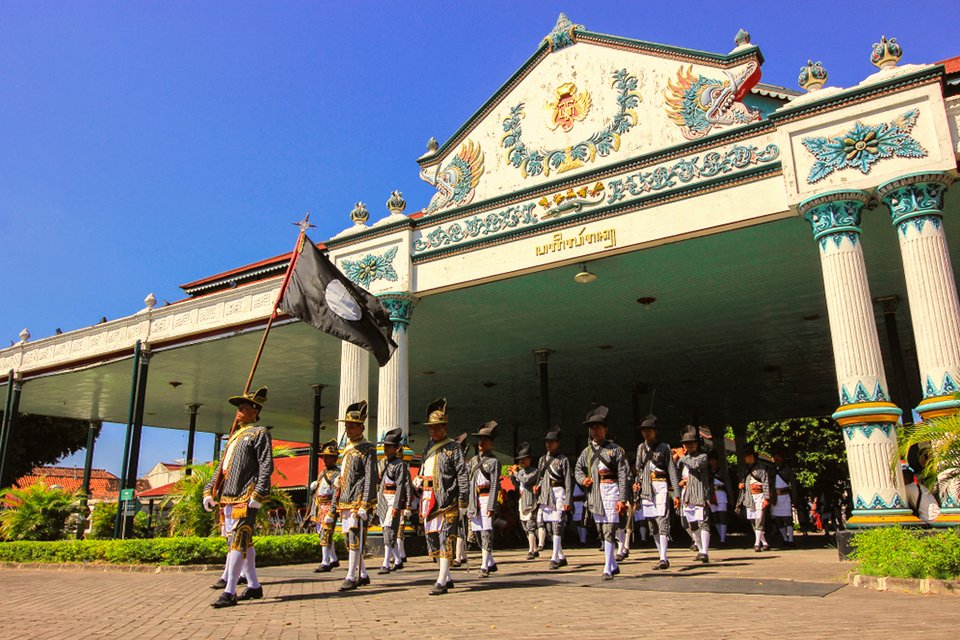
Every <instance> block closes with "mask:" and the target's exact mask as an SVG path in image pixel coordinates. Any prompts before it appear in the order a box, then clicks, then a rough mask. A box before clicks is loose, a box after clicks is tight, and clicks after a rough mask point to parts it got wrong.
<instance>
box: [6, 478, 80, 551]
mask: <svg viewBox="0 0 960 640" xmlns="http://www.w3.org/2000/svg"><path fill="white" fill-rule="evenodd" d="M78 505H79V503H78V501H77V497H76V496H75V495H74V494H72V493H67V492H66V491H64V490H63V489H58V488H53V487H48V486H47V484H46V483H45V482H44V481H43V480H40V481H39V482H37V483H36V484H32V485H30V486H29V487H25V488H23V489H19V488H16V487H11V488H9V489H4V490H2V491H0V506H2V507H4V508H3V510H2V512H0V538H3V539H4V540H59V539H60V538H63V537H64V536H65V535H66V532H65V531H64V529H65V527H66V524H67V518H69V517H70V515H71V514H73V513H75V512H76V511H77V508H78Z"/></svg>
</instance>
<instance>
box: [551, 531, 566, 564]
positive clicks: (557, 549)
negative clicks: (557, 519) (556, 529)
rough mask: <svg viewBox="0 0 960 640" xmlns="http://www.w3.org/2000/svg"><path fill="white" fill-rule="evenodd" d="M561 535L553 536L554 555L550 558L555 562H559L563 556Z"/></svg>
mask: <svg viewBox="0 0 960 640" xmlns="http://www.w3.org/2000/svg"><path fill="white" fill-rule="evenodd" d="M561 539H562V538H561V537H560V536H556V535H555V536H553V556H552V557H551V558H550V559H551V560H552V561H554V562H559V561H560V558H562V557H563V550H562V549H561V548H560V541H561Z"/></svg>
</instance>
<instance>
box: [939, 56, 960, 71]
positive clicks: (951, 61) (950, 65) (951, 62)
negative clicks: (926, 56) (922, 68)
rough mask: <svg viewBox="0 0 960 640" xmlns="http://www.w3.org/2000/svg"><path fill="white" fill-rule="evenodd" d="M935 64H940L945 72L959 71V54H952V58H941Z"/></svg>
mask: <svg viewBox="0 0 960 640" xmlns="http://www.w3.org/2000/svg"><path fill="white" fill-rule="evenodd" d="M937 64H942V65H943V69H944V71H945V72H946V73H957V72H958V71H960V56H954V57H952V58H947V59H946V60H941V61H940V62H938V63H937Z"/></svg>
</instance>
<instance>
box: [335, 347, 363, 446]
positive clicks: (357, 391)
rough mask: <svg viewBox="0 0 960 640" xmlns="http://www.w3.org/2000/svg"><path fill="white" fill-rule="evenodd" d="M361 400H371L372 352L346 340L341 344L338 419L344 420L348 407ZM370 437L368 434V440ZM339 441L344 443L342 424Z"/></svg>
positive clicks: (338, 428)
mask: <svg viewBox="0 0 960 640" xmlns="http://www.w3.org/2000/svg"><path fill="white" fill-rule="evenodd" d="M361 400H367V401H368V402H369V400H370V352H369V351H367V350H366V349H363V348H362V347H358V346H357V345H355V344H352V343H350V342H347V341H345V340H344V341H342V342H341V343H340V409H339V411H338V412H337V418H338V419H339V418H342V417H343V416H344V415H346V413H347V407H349V406H350V405H351V404H353V403H354V402H360V401H361ZM368 430H369V427H368ZM369 436H370V434H369V433H368V434H367V439H369ZM337 441H338V442H343V423H342V422H338V423H337Z"/></svg>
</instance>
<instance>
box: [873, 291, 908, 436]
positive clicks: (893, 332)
mask: <svg viewBox="0 0 960 640" xmlns="http://www.w3.org/2000/svg"><path fill="white" fill-rule="evenodd" d="M873 301H874V302H875V303H876V304H878V305H880V308H881V309H882V310H883V323H884V326H885V328H886V330H887V347H888V348H889V349H890V359H891V361H892V363H893V372H892V373H893V380H892V382H893V384H892V385H891V388H890V396H891V398H892V399H893V400H892V401H893V403H894V404H896V405H897V406H898V407H900V409H901V410H902V411H903V415H904V422H909V420H907V418H909V416H911V415H913V408H912V404H911V403H910V402H909V398H908V397H907V396H908V395H909V391H908V390H907V368H906V365H905V364H904V362H903V349H902V348H901V347H900V331H899V330H898V329H897V307H898V306H900V297H899V296H883V297H879V298H874V299H873Z"/></svg>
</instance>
